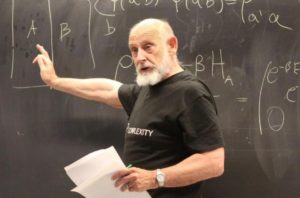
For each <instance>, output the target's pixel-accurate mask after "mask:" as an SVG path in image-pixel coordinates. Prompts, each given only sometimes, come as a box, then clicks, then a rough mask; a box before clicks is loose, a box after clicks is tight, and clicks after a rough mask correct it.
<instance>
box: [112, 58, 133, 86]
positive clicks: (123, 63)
mask: <svg viewBox="0 0 300 198" xmlns="http://www.w3.org/2000/svg"><path fill="white" fill-rule="evenodd" d="M131 66H133V60H132V58H131V56H130V55H124V56H122V57H121V58H120V59H119V62H118V65H117V68H116V71H115V77H114V79H115V80H117V76H118V71H119V68H120V67H121V68H123V69H127V68H130V67H131Z"/></svg>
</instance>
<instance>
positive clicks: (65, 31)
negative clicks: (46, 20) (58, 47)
mask: <svg viewBox="0 0 300 198" xmlns="http://www.w3.org/2000/svg"><path fill="white" fill-rule="evenodd" d="M70 33H71V29H70V27H69V25H68V23H61V24H60V38H59V39H60V41H61V42H62V41H63V38H64V37H65V36H67V35H69V34H70Z"/></svg>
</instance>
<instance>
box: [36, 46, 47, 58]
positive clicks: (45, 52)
mask: <svg viewBox="0 0 300 198" xmlns="http://www.w3.org/2000/svg"><path fill="white" fill-rule="evenodd" d="M36 48H37V49H38V50H39V52H40V53H41V54H43V55H44V56H46V57H47V58H49V54H48V52H47V51H46V50H45V49H44V47H43V46H42V45H40V44H37V45H36Z"/></svg>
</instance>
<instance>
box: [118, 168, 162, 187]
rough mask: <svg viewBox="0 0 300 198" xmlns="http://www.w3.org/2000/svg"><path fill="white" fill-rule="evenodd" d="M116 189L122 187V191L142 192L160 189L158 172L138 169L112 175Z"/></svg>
mask: <svg viewBox="0 0 300 198" xmlns="http://www.w3.org/2000/svg"><path fill="white" fill-rule="evenodd" d="M112 180H116V181H115V187H121V188H120V189H121V191H125V190H128V191H131V192H132V191H135V192H141V191H146V190H148V189H154V188H157V187H158V184H157V183H156V172H155V171H148V170H144V169H140V168H136V167H132V168H126V169H122V170H120V171H117V172H116V173H114V174H113V175H112Z"/></svg>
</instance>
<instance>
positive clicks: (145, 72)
mask: <svg viewBox="0 0 300 198" xmlns="http://www.w3.org/2000/svg"><path fill="white" fill-rule="evenodd" d="M152 70H153V68H152V67H148V66H143V67H141V68H140V69H139V73H141V74H147V73H149V72H151V71H152Z"/></svg>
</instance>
